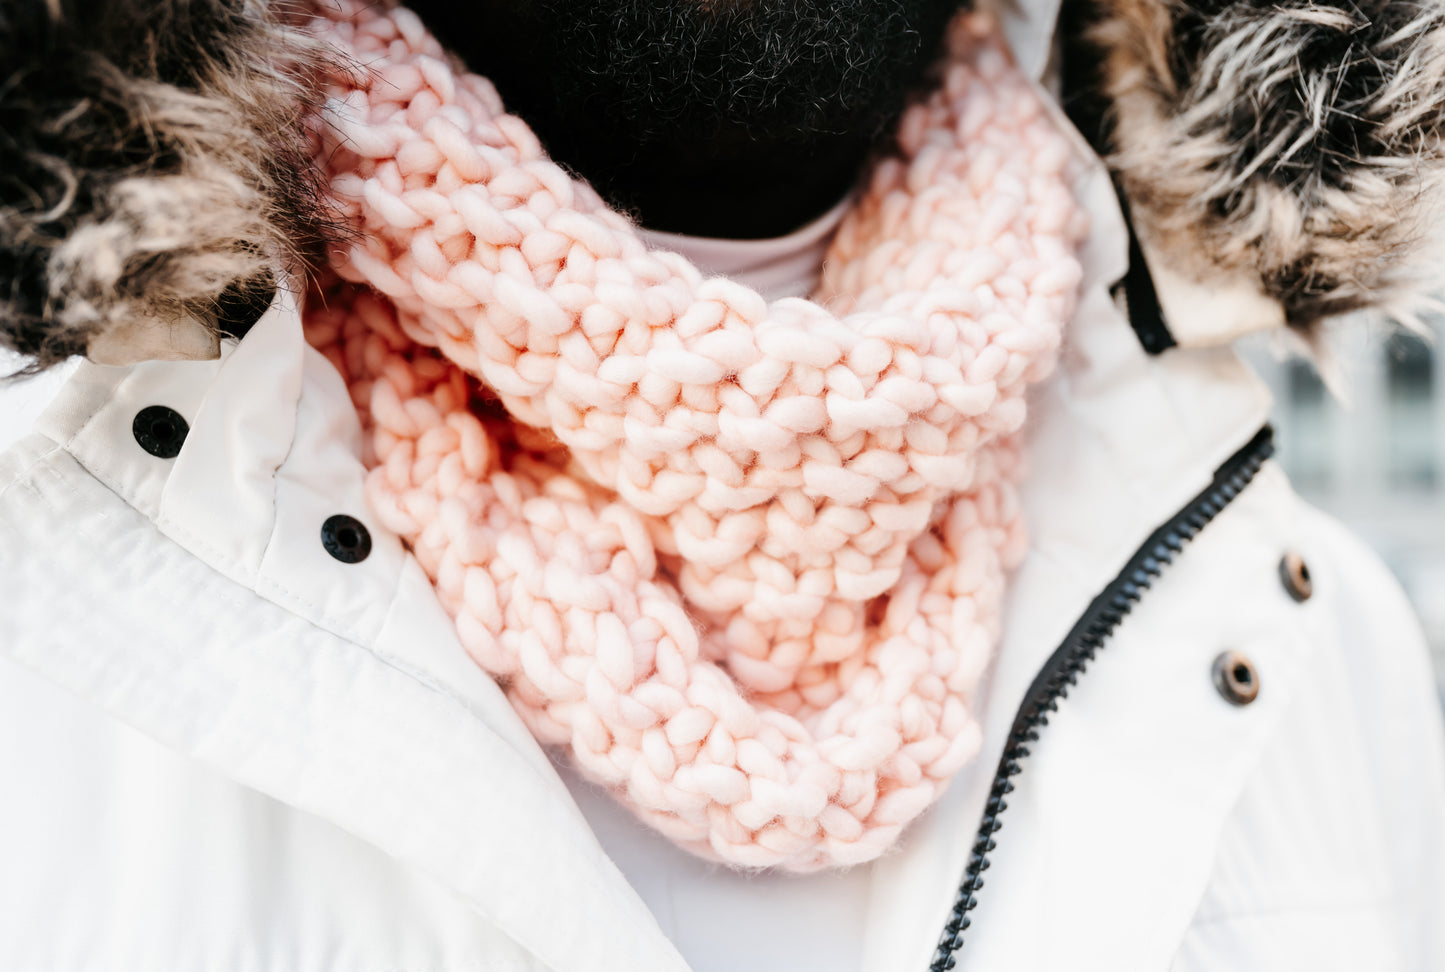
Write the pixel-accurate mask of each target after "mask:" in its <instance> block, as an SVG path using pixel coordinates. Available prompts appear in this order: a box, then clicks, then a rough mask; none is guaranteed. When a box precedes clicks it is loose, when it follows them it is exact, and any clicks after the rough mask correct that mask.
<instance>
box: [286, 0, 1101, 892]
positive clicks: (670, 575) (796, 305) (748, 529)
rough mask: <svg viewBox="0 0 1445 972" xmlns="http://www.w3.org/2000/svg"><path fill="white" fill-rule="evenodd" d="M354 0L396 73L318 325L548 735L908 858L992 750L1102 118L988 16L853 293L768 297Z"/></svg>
mask: <svg viewBox="0 0 1445 972" xmlns="http://www.w3.org/2000/svg"><path fill="white" fill-rule="evenodd" d="M327 6H328V8H329V9H328V11H327V12H326V13H325V14H323V15H322V18H323V19H322V20H320V21H318V23H317V25H316V26H317V29H319V30H321V31H322V32H323V33H324V34H325V35H326V36H327V37H329V38H330V39H331V40H332V41H334V43H335V44H336V45H337V46H338V47H339V48H340V49H341V50H342V51H344V52H345V53H346V54H347V55H348V56H349V57H351V58H353V59H355V61H357V62H359V63H360V64H362V65H364V66H365V67H366V71H364V72H359V79H358V78H352V79H346V80H338V81H337V82H336V83H335V86H334V88H333V90H332V91H331V96H332V99H333V100H332V101H331V103H330V105H329V107H328V112H327V114H328V116H329V117H328V118H327V125H328V126H329V134H328V135H326V136H324V137H323V142H324V144H321V145H320V146H319V155H318V158H319V159H321V160H322V164H323V165H324V167H325V169H326V172H327V175H328V178H329V179H330V186H331V191H332V192H333V193H334V195H335V198H336V200H337V202H338V204H339V205H340V206H341V207H343V209H344V212H345V215H346V217H347V219H348V220H349V222H350V225H351V227H352V228H353V229H354V230H355V235H354V238H353V241H352V242H350V243H349V244H348V245H347V246H346V247H345V248H343V250H342V251H341V252H339V253H338V254H337V255H336V259H335V264H336V270H337V272H338V273H339V275H340V276H341V277H342V278H344V280H345V281H349V282H350V284H345V285H338V286H337V287H336V288H333V290H332V292H330V293H327V294H325V295H323V297H324V299H317V300H314V301H313V302H312V307H311V309H310V310H309V311H308V321H307V327H308V335H309V338H310V340H311V341H312V343H313V344H315V345H316V346H318V347H320V348H322V349H323V350H324V351H325V352H326V354H327V355H328V356H329V357H330V359H331V360H332V361H333V362H334V363H335V364H336V366H337V368H338V369H340V371H341V373H342V375H344V376H345V378H346V380H347V382H348V384H349V386H350V388H351V392H352V395H353V398H354V400H355V402H356V405H357V408H358V410H359V411H360V413H361V416H362V419H363V422H364V424H365V426H366V428H367V430H368V434H369V443H368V446H367V448H368V456H367V458H368V462H369V463H370V464H372V465H374V468H373V470H372V472H371V475H370V479H369V481H368V486H369V490H370V492H369V497H370V501H371V502H372V504H373V505H374V508H375V512H376V515H377V516H378V517H379V518H381V519H382V520H384V521H385V523H386V524H387V525H388V526H389V527H391V528H392V529H394V530H396V531H397V532H398V533H399V534H400V535H401V536H402V537H403V538H404V539H405V540H406V542H407V543H408V544H409V545H410V546H411V548H412V549H413V550H414V551H415V553H416V556H417V558H418V560H419V561H420V562H421V564H422V566H423V567H424V568H425V569H426V570H427V572H428V573H429V574H430V576H431V577H432V578H433V580H434V581H435V583H436V587H437V591H438V592H439V594H440V596H441V599H442V601H443V603H444V604H445V606H446V608H447V609H448V610H449V611H450V612H451V613H452V614H453V615H454V617H455V619H456V625H457V631H458V632H459V634H460V636H461V640H462V642H463V644H464V645H465V646H466V648H467V650H468V651H469V652H470V653H471V655H472V657H473V658H474V659H475V660H476V661H477V663H478V664H480V665H481V666H482V667H483V668H485V669H486V670H487V671H488V672H490V673H491V674H492V675H494V676H495V677H496V678H497V680H498V681H499V682H500V683H501V685H502V686H504V688H505V689H506V692H507V695H508V697H509V698H510V699H511V701H512V703H513V704H514V705H515V706H516V709H517V711H518V712H519V713H520V714H521V716H522V717H523V719H524V720H525V721H526V723H527V725H528V726H529V727H530V728H531V730H532V732H533V733H535V735H536V736H537V738H538V739H539V740H541V741H542V742H543V743H546V744H553V745H565V746H567V747H568V748H569V749H570V751H571V753H572V757H573V759H574V760H575V762H576V764H577V765H578V766H579V767H580V768H581V770H582V771H583V772H584V773H586V774H587V775H588V776H590V777H591V778H593V779H595V780H597V781H599V782H601V783H603V784H605V785H606V786H607V787H609V788H610V789H611V790H612V792H614V793H615V794H616V795H617V797H618V798H619V799H620V800H622V801H624V802H625V803H626V804H627V805H628V806H630V807H631V808H632V809H633V810H634V811H635V812H636V813H637V814H638V815H639V816H640V817H641V818H642V819H643V820H645V821H647V822H648V823H649V824H651V825H652V826H653V827H655V828H657V829H658V830H659V831H661V832H662V833H664V834H666V835H667V836H668V837H670V838H672V839H673V840H674V841H676V842H677V843H679V844H681V845H683V846H684V847H687V848H688V849H690V850H692V851H695V852H696V853H699V854H702V855H704V856H707V857H711V858H718V859H722V860H724V861H729V862H733V863H736V864H743V865H756V866H769V865H778V866H781V867H784V868H788V869H791V870H799V871H801V870H808V869H814V868H818V867H824V866H828V865H842V864H855V863H858V862H861V861H867V860H871V859H873V858H875V857H877V856H878V855H879V854H881V853H882V852H883V851H884V850H885V849H886V848H887V847H888V846H889V845H890V844H891V843H892V842H893V841H894V839H895V838H896V837H897V836H898V834H899V832H900V830H901V829H902V828H903V827H904V826H905V825H906V824H907V823H908V822H909V821H910V820H912V819H913V818H915V817H916V816H918V815H919V814H920V813H921V812H922V811H923V810H924V809H925V808H926V807H927V806H928V805H929V804H930V803H931V802H932V801H933V800H934V798H935V797H937V796H938V795H939V794H940V793H941V791H942V790H943V787H944V786H945V785H946V784H947V782H948V780H949V778H950V777H951V776H952V775H953V774H954V773H955V772H957V771H958V769H959V768H960V767H961V766H963V765H964V764H965V763H966V762H967V761H968V760H969V759H970V758H971V757H972V756H974V754H975V753H976V752H977V751H978V748H979V743H980V731H979V727H978V724H977V722H976V720H975V718H974V716H973V714H972V713H971V711H970V703H971V699H972V696H973V693H974V691H975V689H976V687H977V686H978V684H979V680H980V677H981V675H982V673H983V671H984V670H985V667H986V666H987V665H988V664H989V661H990V658H991V654H992V650H993V645H994V643H995V641H996V637H997V628H998V621H999V610H1000V601H1001V598H1002V595H1003V590H1004V574H1005V570H1006V569H1007V568H1008V567H1009V566H1010V565H1011V564H1012V563H1013V562H1014V561H1015V560H1016V559H1017V558H1018V557H1019V556H1020V554H1021V552H1022V550H1023V546H1024V539H1023V531H1022V523H1021V518H1020V515H1019V508H1018V502H1017V499H1016V496H1015V489H1014V483H1015V481H1016V480H1017V478H1018V477H1019V475H1020V455H1019V447H1018V441H1017V436H1016V433H1017V432H1018V431H1019V428H1020V426H1021V425H1022V424H1023V421H1024V413H1025V405H1024V392H1025V388H1026V386H1027V385H1028V384H1029V383H1030V382H1032V381H1036V380H1037V379H1039V378H1041V377H1042V376H1043V375H1044V374H1045V373H1046V372H1047V371H1049V370H1050V368H1051V367H1052V363H1053V358H1054V353H1055V350H1056V349H1057V347H1058V344H1059V336H1060V328H1061V326H1062V325H1063V323H1064V321H1065V320H1066V319H1067V318H1068V316H1069V313H1070V311H1071V308H1072V304H1073V300H1074V295H1075V291H1076V289H1077V284H1078V281H1079V279H1080V269H1079V265H1078V262H1077V260H1076V259H1075V252H1076V249H1077V246H1078V243H1079V241H1080V240H1081V239H1082V230H1083V224H1084V219H1083V216H1082V212H1081V209H1080V207H1079V206H1078V205H1077V204H1076V203H1075V200H1074V197H1073V193H1072V184H1073V181H1072V180H1073V175H1074V172H1073V169H1074V157H1073V155H1072V151H1071V148H1070V145H1069V143H1068V142H1067V141H1066V139H1065V138H1064V137H1063V136H1062V135H1061V134H1060V132H1059V131H1058V130H1057V129H1056V128H1055V127H1054V125H1053V124H1052V123H1051V121H1050V120H1049V119H1048V118H1047V117H1046V115H1045V113H1044V112H1043V111H1042V110H1041V105H1040V102H1039V101H1038V99H1037V97H1036V95H1035V93H1034V91H1033V89H1032V88H1031V86H1030V84H1029V83H1028V82H1027V81H1026V79H1025V78H1024V77H1023V75H1022V74H1021V73H1020V72H1019V71H1018V70H1017V69H1016V68H1015V67H1014V66H1013V64H1012V63H1011V62H1010V60H1009V58H1008V57H1007V55H1006V54H1005V53H1004V52H1003V51H1002V49H1001V48H1000V46H999V44H998V43H997V41H995V40H993V39H992V37H991V34H992V30H993V28H992V26H991V24H990V23H989V22H988V21H986V20H985V19H983V18H981V17H977V16H971V15H966V16H962V17H960V18H959V19H958V20H957V21H956V22H955V25H954V29H953V31H952V34H951V42H950V51H951V53H950V55H949V57H948V59H947V61H946V63H945V64H944V65H943V69H942V71H941V75H940V77H941V80H940V82H939V85H938V88H937V90H936V91H934V92H933V94H932V95H931V96H929V97H928V98H927V99H926V100H922V101H919V102H918V103H917V104H915V105H914V106H913V107H912V108H910V109H909V111H908V112H907V114H906V116H905V117H904V118H903V120H902V123H901V125H900V128H899V133H898V138H897V146H896V147H895V148H894V149H893V152H892V154H890V155H888V156H887V157H885V158H883V159H881V160H880V161H879V162H878V164H877V165H876V167H875V168H874V170H873V172H872V175H871V179H870V181H869V182H868V183H867V185H866V187H865V189H864V191H863V192H862V194H861V198H860V199H859V200H858V203H857V206H856V208H855V209H854V210H853V211H852V212H851V214H850V215H849V216H848V217H847V219H846V221H845V222H844V224H843V226H842V228H841V229H840V231H839V232H838V235H837V238H836V241H835V242H834V243H833V245H832V249H831V252H830V254H829V256H828V260H827V265H826V269H825V273H824V277H823V281H822V284H821V287H820V291H819V293H818V294H817V296H816V300H815V301H804V300H797V299H788V300H779V301H775V302H773V303H771V304H769V303H768V302H767V301H765V300H764V299H763V298H761V297H759V296H758V294H756V293H755V292H753V291H751V290H749V289H747V288H745V287H742V286H739V285H737V284H735V283H732V282H730V281H728V280H725V279H704V277H703V275H702V274H701V273H699V272H698V271H697V270H696V269H695V268H694V267H692V266H691V265H690V264H689V263H688V262H687V261H686V260H684V259H682V258H681V257H678V256H676V255H674V254H669V253H658V252H650V251H649V250H648V249H647V248H646V247H645V246H644V245H643V244H642V243H641V242H640V241H639V240H638V236H637V233H636V230H635V228H634V227H633V226H632V224H630V223H629V222H628V221H627V220H626V219H624V218H623V217H621V216H619V215H617V214H616V213H613V212H610V211H608V209H607V208H606V207H605V206H604V204H603V203H602V202H601V201H600V199H599V198H598V197H597V196H596V194H595V193H594V192H593V191H592V190H591V189H590V188H588V187H587V186H586V185H585V184H582V183H579V182H577V181H576V180H574V179H573V178H572V177H571V176H569V175H568V174H567V173H566V172H564V171H563V170H562V169H561V168H559V167H558V166H557V165H555V164H554V163H552V162H551V161H549V160H548V159H547V157H546V156H545V155H544V154H543V152H542V150H541V148H540V146H539V145H538V143H537V141H536V139H535V138H534V137H533V135H532V133H531V132H530V131H529V130H528V128H527V126H526V125H525V124H523V123H522V121H520V120H519V119H517V118H515V117H513V116H510V115H507V114H505V113H504V111H503V108H502V104H501V102H500V101H499V100H498V98H497V95H496V92H495V91H494V89H493V88H492V86H491V85H490V84H489V83H488V82H487V81H486V80H484V79H483V78H481V77H478V76H476V75H473V74H467V73H464V72H463V71H462V70H460V69H459V68H458V67H457V66H456V65H455V64H454V63H453V62H451V61H449V60H448V57H447V55H446V54H445V53H444V52H443V49H442V47H441V46H440V45H439V44H438V42H437V41H436V40H435V39H434V38H432V37H431V36H429V35H428V34H427V33H426V31H425V30H424V29H423V27H422V25H421V23H420V21H419V20H418V18H417V17H416V16H415V15H413V14H412V13H411V12H409V11H407V10H405V9H401V8H391V9H387V8H386V7H385V6H380V7H378V6H372V5H369V4H367V3H364V2H363V0H340V3H339V6H336V5H333V4H330V3H328V4H327ZM356 285H363V286H356ZM473 378H476V379H480V382H479V383H478V382H476V381H474V380H473Z"/></svg>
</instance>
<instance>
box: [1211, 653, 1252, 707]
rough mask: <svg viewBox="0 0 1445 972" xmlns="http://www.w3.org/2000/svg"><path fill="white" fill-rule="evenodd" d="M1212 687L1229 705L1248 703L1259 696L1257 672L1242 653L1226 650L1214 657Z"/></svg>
mask: <svg viewBox="0 0 1445 972" xmlns="http://www.w3.org/2000/svg"><path fill="white" fill-rule="evenodd" d="M1214 687H1215V688H1217V689H1218V690H1219V694H1220V695H1222V696H1224V699H1225V701H1227V702H1229V703H1230V704H1231V705H1249V703H1251V702H1253V701H1254V700H1255V699H1257V698H1258V697H1259V672H1257V671H1255V668H1254V662H1252V661H1250V660H1249V659H1248V658H1246V657H1245V656H1244V655H1241V654H1240V653H1239V652H1237V651H1226V652H1224V653H1223V654H1221V655H1220V656H1219V657H1218V658H1216V659H1214Z"/></svg>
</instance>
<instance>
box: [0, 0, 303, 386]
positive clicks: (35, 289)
mask: <svg viewBox="0 0 1445 972" xmlns="http://www.w3.org/2000/svg"><path fill="white" fill-rule="evenodd" d="M282 12H283V11H282V10H281V8H280V6H279V5H276V4H272V5H271V6H270V8H269V9H268V8H267V6H266V5H264V4H262V3H259V2H257V0H13V2H7V3H5V4H4V5H3V6H0V64H3V65H4V66H5V67H4V72H3V74H0V158H3V159H4V164H3V167H0V320H3V325H0V344H3V346H5V347H8V348H10V349H12V350H14V351H18V352H20V353H21V354H23V355H26V356H28V357H31V358H33V360H34V364H33V366H32V367H31V368H30V369H29V370H33V371H38V370H40V369H42V368H45V367H47V366H49V365H52V364H54V363H56V362H58V361H61V360H63V359H65V358H66V357H69V356H71V355H77V354H83V353H85V352H86V351H87V348H89V347H91V345H92V342H93V341H94V340H95V339H96V338H97V336H99V335H101V334H103V333H104V332H106V331H109V330H111V329H115V328H120V329H122V330H124V329H134V328H135V327H136V322H137V321H144V320H148V319H149V320H157V321H159V322H160V323H161V325H162V326H167V325H170V324H174V323H175V322H179V321H181V320H182V319H187V318H188V319H190V320H191V321H192V322H199V325H200V326H201V327H204V328H206V329H209V330H212V331H217V332H219V331H224V330H226V329H227V327H228V325H229V323H230V322H228V320H227V318H228V316H233V315H234V314H236V313H240V314H241V315H242V316H243V317H244V316H246V314H248V313H249V311H248V309H247V305H248V303H254V302H252V301H248V299H247V298H248V297H249V296H251V295H253V294H255V293H256V292H258V291H259V292H261V293H263V294H265V293H267V292H268V291H269V289H270V288H269V287H268V282H269V280H268V277H267V274H268V273H269V270H268V267H269V266H271V265H274V263H275V262H276V260H277V259H278V258H284V257H285V256H287V255H290V256H293V257H297V258H302V259H305V258H306V257H308V256H312V255H315V254H318V253H319V252H320V251H321V250H322V247H321V246H320V243H321V242H322V239H323V238H324V236H325V235H326V234H325V226H326V218H325V212H324V209H323V207H322V205H321V203H320V202H319V200H320V196H319V194H318V193H317V192H316V188H315V186H316V183H315V179H314V177H313V175H312V166H311V164H310V162H309V158H310V153H309V151H308V150H307V131H306V125H305V124H304V119H305V118H307V117H308V116H309V115H310V114H311V108H312V106H311V99H312V97H313V92H314V91H315V90H316V89H317V87H318V85H317V83H316V82H315V81H314V80H313V78H315V77H316V76H317V75H318V74H319V73H320V71H319V68H320V66H321V64H322V62H323V61H324V59H325V55H324V49H323V48H321V47H320V46H318V45H316V44H315V43H314V42H313V41H311V40H310V39H308V38H307V37H306V36H304V35H302V34H300V33H299V32H297V31H295V30H292V29H290V28H288V27H287V26H286V24H285V23H284V22H283V20H282V18H281V17H280V16H279V14H281V13H282ZM237 308H240V310H238V309H237ZM192 326H195V325H194V324H193V325H192Z"/></svg>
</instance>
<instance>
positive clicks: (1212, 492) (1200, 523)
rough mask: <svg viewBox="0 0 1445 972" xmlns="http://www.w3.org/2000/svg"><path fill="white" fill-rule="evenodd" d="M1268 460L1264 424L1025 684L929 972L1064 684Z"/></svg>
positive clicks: (954, 947) (951, 955) (945, 949)
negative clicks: (1019, 704) (1026, 760)
mask: <svg viewBox="0 0 1445 972" xmlns="http://www.w3.org/2000/svg"><path fill="white" fill-rule="evenodd" d="M1273 454H1274V435H1273V431H1272V430H1271V429H1270V427H1269V426H1267V425H1266V426H1265V427H1264V428H1262V429H1260V430H1259V432H1258V433H1256V435H1255V436H1254V438H1252V439H1250V440H1249V442H1248V443H1247V444H1246V445H1245V446H1244V448H1242V449H1240V450H1239V451H1238V452H1236V453H1235V454H1234V455H1233V456H1231V457H1230V458H1229V459H1228V460H1226V461H1225V463H1224V465H1222V466H1220V467H1219V471H1218V472H1216V473H1215V474H1214V481H1213V482H1212V483H1211V484H1210V486H1209V488H1208V489H1206V490H1205V491H1204V492H1202V493H1200V494H1199V495H1198V496H1196V497H1194V499H1193V500H1191V501H1190V502H1189V503H1188V504H1187V505H1186V506H1185V507H1184V508H1183V509H1182V510H1180V511H1179V512H1178V513H1176V514H1174V516H1173V517H1171V518H1170V519H1169V521H1168V522H1167V523H1165V524H1164V525H1163V526H1162V527H1160V528H1159V529H1158V530H1155V531H1154V533H1153V534H1151V535H1150V537H1149V539H1148V540H1146V541H1145V542H1144V545H1143V546H1142V547H1140V548H1139V550H1138V551H1137V552H1136V553H1135V554H1134V556H1133V557H1131V558H1129V562H1128V563H1127V564H1126V565H1125V566H1124V569H1123V570H1122V571H1121V572H1120V573H1119V576H1117V577H1115V578H1114V580H1112V581H1111V582H1110V583H1109V586H1107V587H1105V588H1104V590H1103V593H1101V594H1100V595H1099V596H1098V597H1096V598H1094V600H1093V601H1092V602H1091V603H1090V604H1089V607H1088V609H1087V610H1086V611H1085V612H1084V614H1083V616H1082V617H1080V618H1079V621H1078V623H1077V624H1075V625H1074V628H1073V630H1072V631H1070V632H1069V634H1068V636H1067V637H1065V638H1064V641H1063V643H1062V644H1061V645H1059V647H1058V648H1057V649H1055V651H1054V653H1053V655H1051V656H1050V657H1049V660H1048V662H1047V663H1046V664H1045V665H1044V667H1043V670H1042V671H1040V672H1039V674H1038V676H1037V677H1036V678H1035V679H1034V682H1033V684H1032V685H1031V686H1029V691H1028V694H1027V695H1026V696H1025V699H1024V704H1023V705H1022V707H1020V709H1019V712H1018V715H1017V716H1015V717H1014V724H1013V729H1012V731H1011V732H1010V733H1009V737H1008V744H1007V745H1006V746H1005V747H1004V752H1003V756H1002V758H1000V760H999V765H998V772H996V773H995V774H994V778H993V787H992V789H990V790H989V795H988V803H987V804H986V805H985V807H984V812H983V820H982V822H981V823H980V824H979V827H978V837H977V838H976V839H975V841H974V845H973V853H972V855H971V856H970V858H969V862H968V868H967V869H966V870H965V871H964V874H963V881H962V883H960V884H959V886H958V895H957V897H956V898H955V899H954V903H953V911H952V912H951V913H950V914H949V917H948V922H947V924H945V925H944V926H943V935H942V936H941V937H940V938H939V940H938V949H937V951H935V952H934V955H933V964H931V965H930V966H929V967H928V968H929V972H946V970H948V969H951V968H953V967H954V962H955V961H956V953H957V952H958V950H959V947H960V946H961V945H962V944H963V933H964V931H966V930H967V929H968V926H969V924H970V922H969V917H968V912H970V911H972V910H973V909H974V908H975V907H976V906H977V904H978V897H977V895H978V892H979V889H981V888H982V887H983V877H982V875H983V872H984V871H986V870H988V855H989V853H990V852H991V851H993V849H994V847H995V846H996V844H995V843H994V839H993V835H994V834H995V833H997V832H998V830H999V828H1000V827H1002V826H1003V825H1002V824H1001V823H1000V822H999V817H1000V816H1002V814H1003V812H1004V810H1006V809H1007V808H1008V803H1007V802H1006V801H1005V800H1004V797H1006V796H1007V795H1008V794H1009V792H1010V791H1012V790H1013V788H1014V787H1013V782H1012V777H1015V776H1017V775H1018V774H1019V773H1021V772H1022V767H1021V765H1020V764H1021V763H1022V762H1023V760H1024V759H1025V758H1027V757H1028V755H1029V748H1028V747H1029V744H1030V743H1033V742H1036V741H1038V738H1039V728H1040V727H1041V726H1046V725H1048V722H1049V718H1048V714H1049V713H1050V712H1053V711H1054V710H1056V709H1057V708H1058V707H1059V700H1060V699H1062V698H1064V697H1065V696H1067V695H1068V694H1069V686H1071V685H1073V684H1075V683H1076V682H1077V681H1078V678H1079V675H1081V674H1082V673H1083V671H1084V669H1085V668H1086V667H1088V664H1089V662H1090V661H1091V660H1092V659H1093V657H1094V654H1095V653H1096V652H1098V651H1099V649H1100V648H1102V647H1103V646H1104V644H1105V642H1106V641H1107V640H1108V638H1109V636H1110V635H1111V634H1113V632H1114V629H1115V628H1116V627H1118V625H1119V622H1121V621H1123V620H1124V618H1125V617H1126V616H1127V615H1128V614H1129V612H1130V611H1132V610H1133V608H1134V604H1135V603H1136V602H1137V601H1138V600H1139V598H1140V597H1142V596H1143V594H1144V592H1145V591H1147V590H1148V589H1149V588H1150V587H1151V586H1152V585H1153V583H1154V578H1156V577H1158V576H1159V575H1160V574H1161V573H1163V571H1164V568H1165V567H1167V566H1168V565H1169V564H1170V563H1172V562H1173V561H1174V557H1175V555H1176V554H1178V553H1179V552H1180V551H1181V550H1183V549H1184V545H1185V544H1187V543H1188V542H1189V541H1190V540H1193V539H1194V537H1195V536H1196V535H1198V533H1199V531H1200V530H1202V529H1204V526H1205V525H1206V524H1207V523H1209V521H1211V520H1213V519H1214V518H1215V517H1216V516H1218V515H1219V512H1220V511H1221V510H1223V509H1224V508H1225V507H1226V506H1228V505H1229V504H1230V502H1231V501H1232V500H1233V499H1234V498H1235V497H1236V496H1238V495H1239V493H1240V491H1241V490H1243V489H1244V487H1246V486H1248V485H1249V483H1250V481H1251V480H1253V479H1254V476H1255V474H1256V473H1258V472H1259V468H1260V466H1262V465H1263V464H1264V461H1265V460H1266V459H1268V458H1269V457H1270V456H1271V455H1273Z"/></svg>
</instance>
